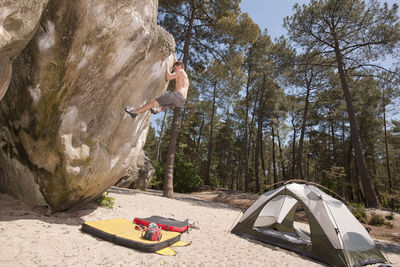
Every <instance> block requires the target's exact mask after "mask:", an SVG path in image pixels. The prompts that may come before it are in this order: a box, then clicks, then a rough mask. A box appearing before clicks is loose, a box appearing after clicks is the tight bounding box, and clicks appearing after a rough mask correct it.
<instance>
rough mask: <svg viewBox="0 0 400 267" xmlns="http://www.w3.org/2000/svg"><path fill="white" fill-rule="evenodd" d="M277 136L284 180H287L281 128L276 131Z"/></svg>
mask: <svg viewBox="0 0 400 267" xmlns="http://www.w3.org/2000/svg"><path fill="white" fill-rule="evenodd" d="M276 137H277V138H278V147H279V159H280V162H281V168H282V176H283V180H284V181H286V180H287V177H286V170H285V168H286V167H285V162H284V157H283V151H282V146H281V138H280V137H279V130H278V131H276Z"/></svg>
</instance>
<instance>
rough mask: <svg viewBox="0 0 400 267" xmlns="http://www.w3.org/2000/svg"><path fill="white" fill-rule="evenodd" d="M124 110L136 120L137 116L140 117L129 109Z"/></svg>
mask: <svg viewBox="0 0 400 267" xmlns="http://www.w3.org/2000/svg"><path fill="white" fill-rule="evenodd" d="M124 110H125V112H126V113H128V114H129V115H131V117H132V118H136V116H137V115H139V114H136V113H133V112H131V111H130V110H129V108H128V107H125V108H124Z"/></svg>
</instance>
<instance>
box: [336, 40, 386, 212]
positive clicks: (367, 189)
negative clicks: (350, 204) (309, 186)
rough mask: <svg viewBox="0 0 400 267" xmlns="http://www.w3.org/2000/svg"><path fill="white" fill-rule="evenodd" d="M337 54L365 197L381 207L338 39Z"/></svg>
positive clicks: (368, 201) (368, 202) (371, 204)
mask: <svg viewBox="0 0 400 267" xmlns="http://www.w3.org/2000/svg"><path fill="white" fill-rule="evenodd" d="M335 55H336V62H337V68H338V72H339V77H340V83H341V85H342V90H343V94H344V99H345V101H346V106H347V113H348V116H349V122H350V131H351V139H352V143H353V147H354V153H355V159H356V164H357V170H358V173H359V175H360V178H361V184H362V187H363V190H364V194H365V198H366V200H367V206H368V207H373V208H381V204H380V203H379V200H378V198H377V196H376V193H375V190H374V188H373V186H372V182H371V177H370V175H369V173H368V169H367V164H366V163H365V158H364V154H363V148H362V144H361V139H360V133H359V129H358V124H357V120H356V117H355V111H354V106H353V100H352V97H351V93H350V89H349V86H348V84H347V78H346V74H345V71H344V65H343V59H342V55H341V54H340V49H339V43H338V41H335Z"/></svg>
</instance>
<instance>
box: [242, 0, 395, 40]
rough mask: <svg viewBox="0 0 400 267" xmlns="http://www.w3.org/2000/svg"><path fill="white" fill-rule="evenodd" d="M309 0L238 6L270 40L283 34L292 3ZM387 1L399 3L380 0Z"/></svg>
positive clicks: (254, 0)
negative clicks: (265, 31) (284, 20)
mask: <svg viewBox="0 0 400 267" xmlns="http://www.w3.org/2000/svg"><path fill="white" fill-rule="evenodd" d="M309 2H310V0H279V1H277V0H242V2H241V4H240V8H241V9H242V12H246V13H248V14H249V15H250V17H251V18H252V19H253V21H254V22H255V23H257V24H258V26H259V27H260V29H261V30H264V29H267V30H268V34H269V36H271V37H272V40H274V39H275V38H277V37H279V36H281V35H285V34H286V30H285V29H284V28H283V18H284V17H286V16H290V15H292V14H293V9H292V8H293V5H294V4H295V3H298V4H300V5H302V4H308V3H309ZM380 2H381V3H383V2H387V3H389V4H390V6H391V5H392V4H394V3H397V4H398V5H400V1H399V0H386V1H380Z"/></svg>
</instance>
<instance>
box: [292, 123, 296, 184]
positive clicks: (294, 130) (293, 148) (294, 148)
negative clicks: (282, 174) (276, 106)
mask: <svg viewBox="0 0 400 267" xmlns="http://www.w3.org/2000/svg"><path fill="white" fill-rule="evenodd" d="M292 126H293V140H292V177H291V179H295V176H294V170H295V168H296V125H295V123H294V116H293V117H292Z"/></svg>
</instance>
